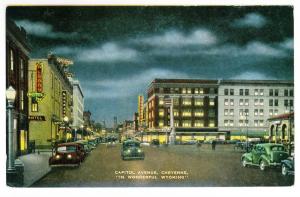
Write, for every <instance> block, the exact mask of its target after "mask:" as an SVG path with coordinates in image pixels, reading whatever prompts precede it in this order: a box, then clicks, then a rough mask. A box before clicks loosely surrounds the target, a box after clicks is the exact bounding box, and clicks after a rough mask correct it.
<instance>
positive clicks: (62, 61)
mask: <svg viewBox="0 0 300 197" xmlns="http://www.w3.org/2000/svg"><path fill="white" fill-rule="evenodd" d="M56 60H57V62H58V63H60V64H63V65H65V66H68V65H73V64H74V63H73V61H72V60H70V59H67V58H62V57H57V58H56Z"/></svg>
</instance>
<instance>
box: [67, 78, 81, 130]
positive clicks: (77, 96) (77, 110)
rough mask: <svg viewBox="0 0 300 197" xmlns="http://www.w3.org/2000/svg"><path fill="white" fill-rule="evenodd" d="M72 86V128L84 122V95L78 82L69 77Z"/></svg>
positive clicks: (76, 127) (77, 127) (78, 127)
mask: <svg viewBox="0 0 300 197" xmlns="http://www.w3.org/2000/svg"><path fill="white" fill-rule="evenodd" d="M70 81H71V83H72V86H73V123H72V127H73V128H74V129H80V127H81V126H82V125H83V124H84V120H83V111H84V95H83V92H82V88H81V86H80V82H79V81H78V80H75V79H70Z"/></svg>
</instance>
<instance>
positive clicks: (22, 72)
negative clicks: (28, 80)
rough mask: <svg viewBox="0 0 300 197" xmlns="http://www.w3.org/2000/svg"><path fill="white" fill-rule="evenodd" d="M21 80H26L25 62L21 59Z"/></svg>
mask: <svg viewBox="0 0 300 197" xmlns="http://www.w3.org/2000/svg"><path fill="white" fill-rule="evenodd" d="M20 78H21V79H22V80H23V79H24V60H23V59H22V58H21V59H20Z"/></svg>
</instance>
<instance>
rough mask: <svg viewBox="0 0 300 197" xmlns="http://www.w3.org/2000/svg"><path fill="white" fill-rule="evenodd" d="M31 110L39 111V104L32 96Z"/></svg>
mask: <svg viewBox="0 0 300 197" xmlns="http://www.w3.org/2000/svg"><path fill="white" fill-rule="evenodd" d="M31 111H32V112H37V111H39V105H38V102H37V101H36V99H35V98H32V100H31Z"/></svg>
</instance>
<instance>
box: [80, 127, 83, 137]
mask: <svg viewBox="0 0 300 197" xmlns="http://www.w3.org/2000/svg"><path fill="white" fill-rule="evenodd" d="M80 129H81V139H83V125H80Z"/></svg>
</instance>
